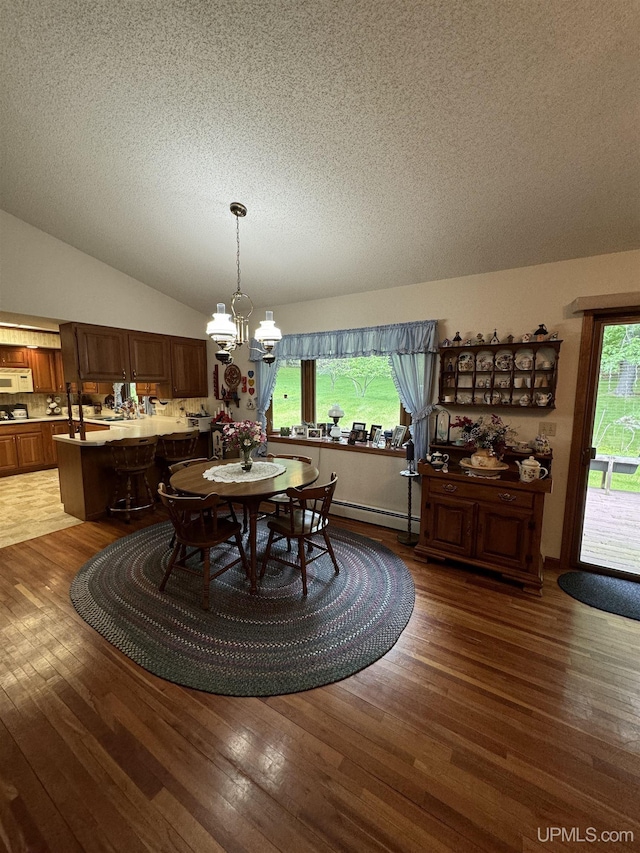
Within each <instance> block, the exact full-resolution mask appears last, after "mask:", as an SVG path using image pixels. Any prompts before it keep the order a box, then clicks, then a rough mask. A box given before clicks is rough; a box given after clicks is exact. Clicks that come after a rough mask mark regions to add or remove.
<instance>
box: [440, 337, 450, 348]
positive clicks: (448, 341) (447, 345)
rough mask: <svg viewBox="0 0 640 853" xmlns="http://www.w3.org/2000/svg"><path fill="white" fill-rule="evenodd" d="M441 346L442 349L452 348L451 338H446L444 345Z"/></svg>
mask: <svg viewBox="0 0 640 853" xmlns="http://www.w3.org/2000/svg"><path fill="white" fill-rule="evenodd" d="M440 346H441V347H450V346H451V341H450V340H449V338H445V339H444V340H443V341H442V343H441V344H440Z"/></svg>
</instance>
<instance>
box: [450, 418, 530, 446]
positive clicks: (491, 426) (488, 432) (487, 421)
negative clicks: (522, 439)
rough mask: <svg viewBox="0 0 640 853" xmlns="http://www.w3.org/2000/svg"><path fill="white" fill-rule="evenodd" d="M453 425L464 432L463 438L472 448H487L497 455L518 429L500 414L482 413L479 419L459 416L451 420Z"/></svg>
mask: <svg viewBox="0 0 640 853" xmlns="http://www.w3.org/2000/svg"><path fill="white" fill-rule="evenodd" d="M451 426H452V427H457V428H458V429H459V430H460V431H461V433H462V439H463V441H464V442H465V444H466V445H467V447H470V448H475V449H479V448H485V449H487V450H491V451H492V452H493V453H495V454H496V456H501V455H502V454H503V453H504V451H505V448H506V446H507V442H508V441H512V440H513V439H514V438H515V436H516V431H515V430H513V429H511V427H510V426H509V424H505V422H504V421H503V420H502V418H500V417H499V416H498V415H480V417H479V418H478V420H477V421H472V420H471V418H467V417H457V418H456V419H455V420H454V421H452V422H451Z"/></svg>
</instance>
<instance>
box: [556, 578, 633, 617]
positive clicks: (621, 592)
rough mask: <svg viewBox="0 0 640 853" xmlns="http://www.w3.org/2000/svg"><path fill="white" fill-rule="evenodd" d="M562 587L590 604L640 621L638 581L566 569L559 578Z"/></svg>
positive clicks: (571, 594) (569, 593)
mask: <svg viewBox="0 0 640 853" xmlns="http://www.w3.org/2000/svg"><path fill="white" fill-rule="evenodd" d="M558 586H559V587H560V589H562V590H564V591H565V592H566V593H567V594H568V595H570V596H572V597H573V598H577V599H578V601H582V603H583V604H588V605H589V606H590V607H596V608H597V609H598V610H606V611H607V613H616V614H617V615H618V616H626V617H627V618H628V619H638V620H640V583H638V582H636V581H628V580H623V579H622V578H613V577H609V576H608V575H596V574H592V573H591V572H566V573H565V574H564V575H560V577H559V578H558Z"/></svg>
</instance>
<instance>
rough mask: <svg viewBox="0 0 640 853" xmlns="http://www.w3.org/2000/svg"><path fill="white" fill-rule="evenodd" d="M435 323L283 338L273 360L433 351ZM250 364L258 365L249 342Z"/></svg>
mask: <svg viewBox="0 0 640 853" xmlns="http://www.w3.org/2000/svg"><path fill="white" fill-rule="evenodd" d="M437 325H438V324H437V321H436V320H418V321H417V322H412V323H395V324H393V325H388V326H367V327H365V328H362V329H340V330H336V331H332V332H310V333H305V334H300V335H283V336H282V340H281V341H280V342H279V343H277V344H276V346H275V347H274V354H275V356H276V359H278V360H282V359H287V358H300V359H303V360H309V361H313V360H315V359H318V358H359V357H362V356H370V355H392V354H400V355H411V354H415V353H427V352H435V351H436V335H437ZM250 358H251V361H260V360H261V358H262V355H261V353H260V347H259V345H257V344H256V342H255V341H252V348H251V356H250Z"/></svg>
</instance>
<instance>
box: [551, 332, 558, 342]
mask: <svg viewBox="0 0 640 853" xmlns="http://www.w3.org/2000/svg"><path fill="white" fill-rule="evenodd" d="M549 340H550V341H557V340H558V333H557V332H551V334H550V335H549Z"/></svg>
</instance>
